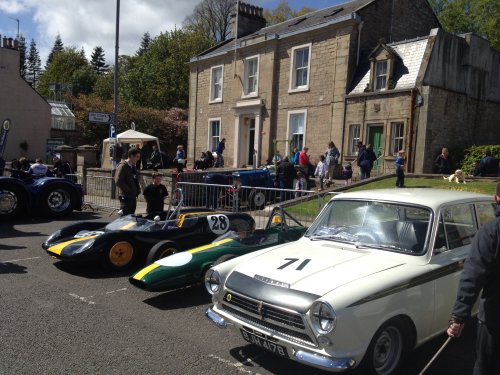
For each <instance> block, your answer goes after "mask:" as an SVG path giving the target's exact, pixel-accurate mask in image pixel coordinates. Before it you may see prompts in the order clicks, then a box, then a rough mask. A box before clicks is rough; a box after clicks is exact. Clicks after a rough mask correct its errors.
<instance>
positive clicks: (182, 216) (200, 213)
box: [177, 211, 221, 228]
mask: <svg viewBox="0 0 500 375" xmlns="http://www.w3.org/2000/svg"><path fill="white" fill-rule="evenodd" d="M220 213H221V212H213V211H206V212H205V211H200V212H187V213H185V214H180V215H179V218H178V221H177V227H178V228H182V225H183V224H184V219H186V218H187V217H189V216H199V215H208V214H210V215H217V214H220Z"/></svg>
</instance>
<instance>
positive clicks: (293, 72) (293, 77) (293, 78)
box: [288, 43, 312, 93]
mask: <svg viewBox="0 0 500 375" xmlns="http://www.w3.org/2000/svg"><path fill="white" fill-rule="evenodd" d="M304 49H307V50H308V51H309V52H308V60H307V79H306V84H305V85H300V86H297V85H296V82H297V52H298V51H300V50H304ZM311 57H312V43H308V44H302V45H300V46H295V47H292V51H291V61H290V82H289V89H288V92H289V93H293V92H300V91H308V90H309V83H310V80H311ZM301 69H304V67H301Z"/></svg>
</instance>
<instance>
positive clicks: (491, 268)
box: [447, 183, 500, 375]
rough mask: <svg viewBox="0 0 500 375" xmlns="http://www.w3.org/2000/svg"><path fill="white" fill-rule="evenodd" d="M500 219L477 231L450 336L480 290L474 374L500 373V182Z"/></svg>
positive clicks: (498, 192) (499, 203)
mask: <svg viewBox="0 0 500 375" xmlns="http://www.w3.org/2000/svg"><path fill="white" fill-rule="evenodd" d="M495 202H496V204H497V210H496V216H497V217H496V219H494V220H492V221H490V222H489V223H486V224H484V225H483V226H482V227H481V228H480V229H479V230H478V232H477V233H476V236H475V237H474V241H473V243H472V248H471V251H470V253H469V256H468V258H467V260H466V261H465V265H464V270H463V272H462V275H461V277H460V284H459V288H458V295H457V300H456V302H455V306H454V307H453V311H452V315H451V319H450V325H449V327H448V331H447V332H448V335H449V336H451V337H460V334H461V332H462V328H463V325H464V323H465V321H466V320H467V319H468V318H470V315H471V310H472V307H473V306H474V303H475V302H476V300H477V298H478V296H479V293H480V292H481V290H482V291H483V292H482V294H481V298H480V302H479V314H478V325H477V338H476V363H475V365H474V372H473V374H474V375H479V374H481V375H499V374H500V355H499V354H500V183H498V184H497V187H496V195H495Z"/></svg>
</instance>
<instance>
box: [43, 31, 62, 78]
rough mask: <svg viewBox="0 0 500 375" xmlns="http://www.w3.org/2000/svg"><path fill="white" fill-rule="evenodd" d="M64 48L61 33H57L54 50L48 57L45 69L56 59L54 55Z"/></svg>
mask: <svg viewBox="0 0 500 375" xmlns="http://www.w3.org/2000/svg"><path fill="white" fill-rule="evenodd" d="M63 49H64V45H63V42H62V40H61V35H59V34H57V36H56V40H55V42H54V46H53V47H52V50H51V51H50V53H49V56H48V57H47V61H46V63H45V69H47V67H48V66H49V64H50V63H51V62H52V60H53V59H54V56H55V55H56V54H57V53H59V52H61V51H62V50H63Z"/></svg>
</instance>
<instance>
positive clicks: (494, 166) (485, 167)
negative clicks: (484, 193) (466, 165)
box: [474, 150, 498, 177]
mask: <svg viewBox="0 0 500 375" xmlns="http://www.w3.org/2000/svg"><path fill="white" fill-rule="evenodd" d="M474 176H481V177H497V176H498V159H496V158H494V157H493V156H491V151H490V150H486V151H485V152H484V157H483V158H482V159H481V161H480V162H479V165H478V166H477V168H476V169H475V170H474Z"/></svg>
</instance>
